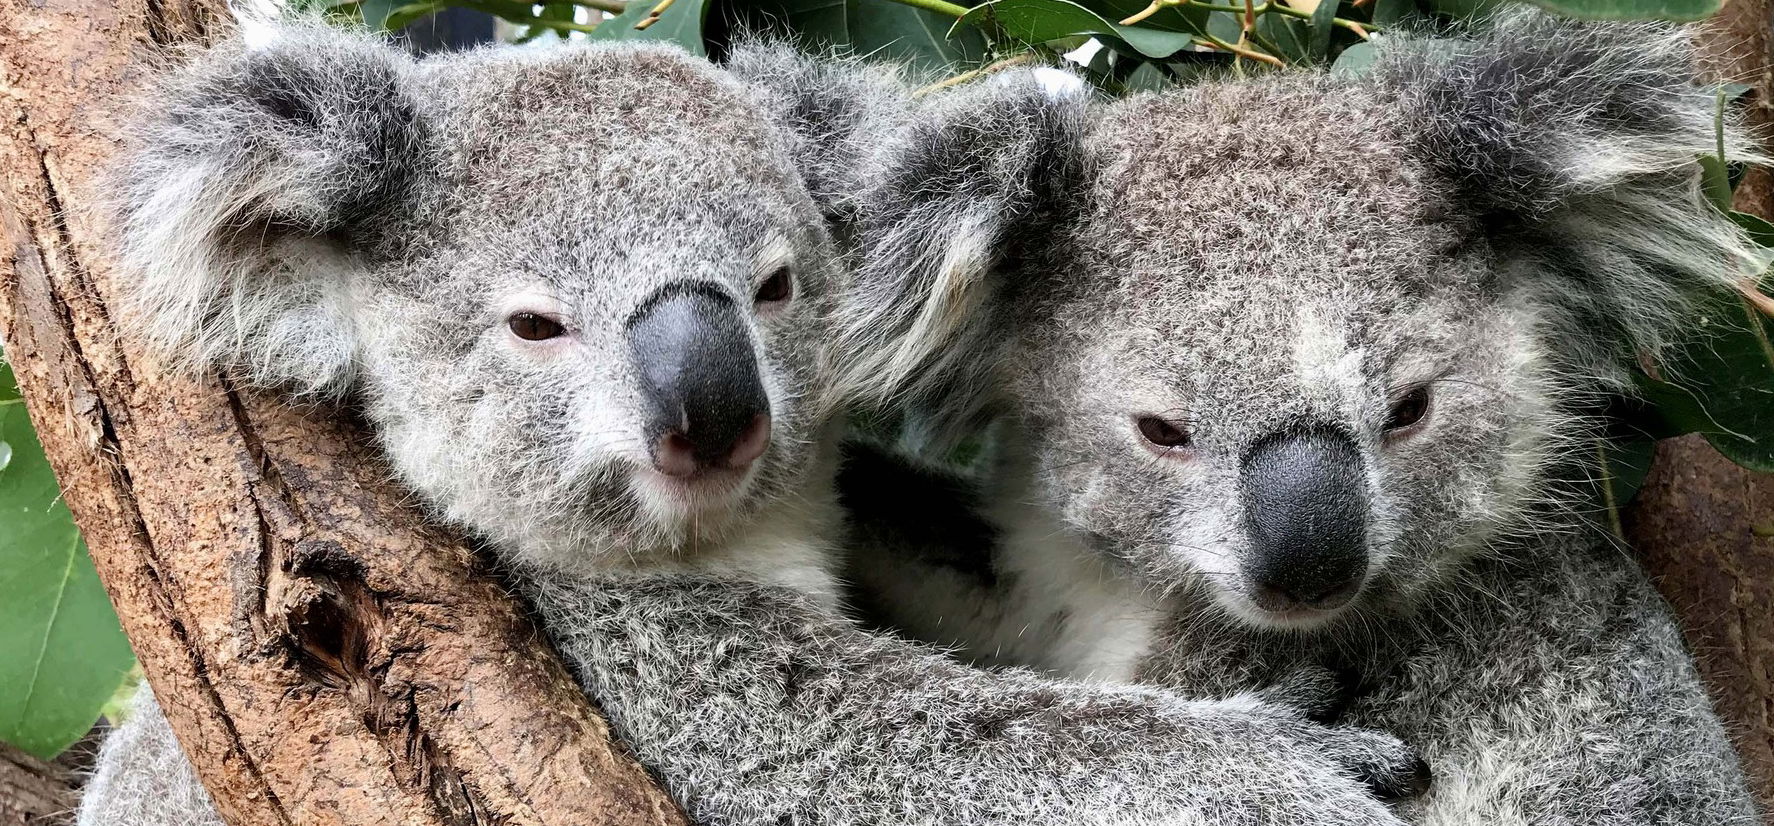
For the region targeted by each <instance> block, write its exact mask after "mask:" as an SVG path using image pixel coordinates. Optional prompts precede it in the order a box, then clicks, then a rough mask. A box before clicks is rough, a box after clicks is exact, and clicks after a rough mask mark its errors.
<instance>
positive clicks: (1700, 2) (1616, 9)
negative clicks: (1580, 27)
mask: <svg viewBox="0 0 1774 826" xmlns="http://www.w3.org/2000/svg"><path fill="white" fill-rule="evenodd" d="M1530 2H1532V3H1533V4H1534V5H1536V6H1540V7H1541V8H1544V9H1547V10H1548V11H1553V12H1557V13H1559V14H1562V15H1564V16H1566V17H1576V18H1579V19H1583V20H1699V19H1701V18H1705V17H1710V16H1712V14H1713V13H1715V12H1717V11H1718V10H1719V9H1720V8H1721V7H1723V6H1724V2H1723V0H1530Z"/></svg>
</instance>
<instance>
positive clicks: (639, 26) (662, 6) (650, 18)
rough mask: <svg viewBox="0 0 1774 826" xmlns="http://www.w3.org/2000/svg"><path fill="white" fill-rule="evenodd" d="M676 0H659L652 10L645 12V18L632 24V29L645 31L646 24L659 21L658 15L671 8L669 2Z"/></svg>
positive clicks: (675, 0)
mask: <svg viewBox="0 0 1774 826" xmlns="http://www.w3.org/2000/svg"><path fill="white" fill-rule="evenodd" d="M677 1H678V0H659V5H657V6H654V7H653V10H652V11H650V12H647V17H646V19H644V20H642V21H641V22H639V23H636V24H634V30H635V31H637V32H638V31H645V30H646V29H647V27H648V26H651V25H653V24H654V23H657V22H659V15H662V14H664V13H665V10H666V9H669V8H671V4H673V3H676V2H677Z"/></svg>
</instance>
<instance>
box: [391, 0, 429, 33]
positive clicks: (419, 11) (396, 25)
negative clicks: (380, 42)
mask: <svg viewBox="0 0 1774 826" xmlns="http://www.w3.org/2000/svg"><path fill="white" fill-rule="evenodd" d="M443 9H444V4H443V3H408V4H406V5H404V6H400V7H397V8H395V9H394V10H393V11H391V12H389V13H388V16H387V17H385V18H383V19H382V26H383V27H384V28H386V29H388V30H390V31H393V30H395V29H403V28H406V26H407V25H408V24H410V23H412V22H413V21H414V20H418V19H419V18H421V17H424V16H426V15H429V14H436V13H437V12H440V11H442V10H443Z"/></svg>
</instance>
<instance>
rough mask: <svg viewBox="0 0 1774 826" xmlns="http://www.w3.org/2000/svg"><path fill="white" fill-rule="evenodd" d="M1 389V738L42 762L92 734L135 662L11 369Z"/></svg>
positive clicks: (5, 375)
mask: <svg viewBox="0 0 1774 826" xmlns="http://www.w3.org/2000/svg"><path fill="white" fill-rule="evenodd" d="M0 381H3V382H4V387H0V398H5V399H6V400H7V401H6V402H4V403H0V441H4V442H5V443H6V444H7V445H8V446H9V449H10V451H11V453H12V458H11V461H10V462H8V463H7V464H6V466H5V468H4V469H0V740H5V741H7V742H9V743H12V744H13V745H15V746H17V747H19V748H21V749H24V750H25V751H28V752H30V753H32V754H35V755H37V756H39V757H42V758H45V759H48V758H51V757H54V756H55V755H56V754H57V753H59V752H60V751H61V750H62V749H64V748H67V746H68V745H69V744H70V743H73V742H74V741H75V740H78V739H79V738H80V736H81V735H83V734H85V733H86V732H87V730H88V729H90V728H92V723H93V720H95V719H97V718H98V714H99V709H100V708H101V707H102V706H103V705H104V704H105V702H106V701H107V700H108V699H110V697H111V695H112V694H113V693H114V692H115V691H116V690H117V686H118V685H119V684H120V683H121V682H122V681H123V678H124V675H126V674H127V673H128V672H129V669H130V666H131V664H132V663H134V661H135V659H134V657H133V655H131V653H130V650H129V643H128V641H127V640H125V639H124V637H123V632H122V630H121V629H119V628H118V626H117V615H116V614H115V613H114V612H113V611H112V609H111V602H110V600H109V599H108V598H107V597H106V596H105V590H104V588H103V587H101V586H100V585H99V580H98V574H97V573H96V572H94V571H93V567H92V559H91V558H90V557H88V556H87V554H86V545H85V543H83V542H81V541H80V533H79V532H78V531H77V530H75V528H74V520H73V517H72V516H71V515H70V514H69V513H68V508H67V506H66V505H63V504H62V502H61V492H60V489H59V488H57V487H56V481H55V474H54V473H53V472H51V470H50V468H49V461H48V460H47V459H45V458H44V456H43V448H42V446H41V445H39V444H38V442H37V436H36V433H34V432H33V431H32V430H31V422H30V419H29V418H28V417H27V416H26V415H25V407H24V405H23V404H21V403H19V402H18V401H17V399H18V393H17V390H16V389H15V388H14V387H13V386H12V375H11V373H10V371H8V372H5V373H4V374H0Z"/></svg>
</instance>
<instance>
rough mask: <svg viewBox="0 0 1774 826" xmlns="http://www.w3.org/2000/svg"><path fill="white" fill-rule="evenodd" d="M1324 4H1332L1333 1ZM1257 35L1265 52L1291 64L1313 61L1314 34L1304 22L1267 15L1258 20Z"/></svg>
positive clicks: (1325, 0)
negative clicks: (1312, 42) (1312, 44)
mask: <svg viewBox="0 0 1774 826" xmlns="http://www.w3.org/2000/svg"><path fill="white" fill-rule="evenodd" d="M1324 2H1325V3H1332V0H1324ZM1333 5H1334V4H1333ZM1256 35H1257V42H1258V44H1260V45H1261V46H1262V47H1263V51H1266V52H1269V53H1270V54H1273V55H1275V56H1276V57H1279V58H1281V59H1282V60H1285V61H1287V62H1289V63H1310V62H1311V61H1312V46H1311V41H1312V32H1311V30H1310V28H1309V27H1308V26H1307V25H1306V23H1305V22H1304V21H1301V20H1297V19H1295V18H1292V17H1283V16H1282V15H1279V14H1265V15H1263V16H1262V17H1259V18H1257V28H1256Z"/></svg>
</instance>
